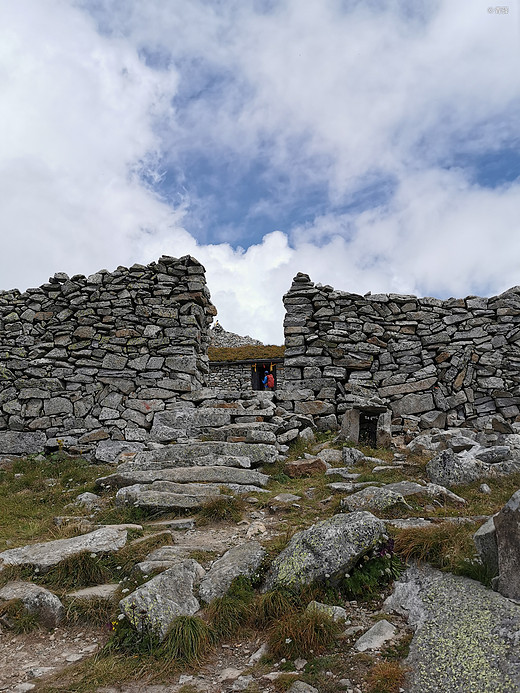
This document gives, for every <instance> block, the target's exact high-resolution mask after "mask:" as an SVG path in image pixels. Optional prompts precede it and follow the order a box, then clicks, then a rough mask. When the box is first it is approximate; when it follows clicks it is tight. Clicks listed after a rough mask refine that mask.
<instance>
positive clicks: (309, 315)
mask: <svg viewBox="0 0 520 693" xmlns="http://www.w3.org/2000/svg"><path fill="white" fill-rule="evenodd" d="M284 305H285V308H286V316H285V321H284V330H285V392H284V393H279V398H281V399H285V402H284V403H283V406H285V407H286V408H287V409H291V410H293V411H301V412H302V413H306V414H308V413H309V408H312V409H313V412H312V413H313V414H314V415H315V416H329V417H330V419H331V420H332V418H333V416H334V415H336V416H337V415H338V414H342V413H343V412H344V411H345V410H346V409H348V408H349V406H350V405H349V404H348V400H349V398H352V393H354V395H355V394H356V392H358V391H359V392H361V393H364V394H365V395H366V394H367V393H368V394H369V395H373V396H376V397H378V398H381V399H382V400H384V401H385V402H388V403H389V406H390V407H391V410H392V413H393V417H394V423H396V424H399V422H401V423H404V424H406V423H407V417H408V419H410V421H412V422H413V421H416V422H418V423H419V424H420V425H421V427H428V426H431V425H435V426H438V427H441V428H442V427H444V426H446V425H452V426H453V425H455V426H457V425H463V424H465V423H467V424H468V425H471V426H473V427H476V428H484V427H485V426H486V425H489V421H490V418H493V417H495V419H497V420H498V421H504V420H505V421H506V422H512V421H514V420H515V419H517V417H518V416H519V414H520V408H519V407H520V287H514V288H512V289H509V290H508V291H506V292H505V293H503V294H501V295H500V296H494V297H492V298H480V297H476V296H468V297H466V298H461V299H455V298H450V299H448V300H446V301H442V300H439V299H436V298H417V297H416V296H411V295H401V294H378V295H366V296H359V295H357V294H352V293H346V292H342V291H336V290H334V289H333V288H332V287H331V286H321V285H320V284H314V283H313V282H312V281H311V280H310V278H309V276H308V275H306V274H301V273H300V274H298V275H297V276H296V277H295V279H294V281H293V284H292V286H291V289H290V290H289V292H288V293H287V294H286V295H285V296H284ZM319 402H321V404H319ZM408 423H409V422H408Z"/></svg>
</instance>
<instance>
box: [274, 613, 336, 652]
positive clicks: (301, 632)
mask: <svg viewBox="0 0 520 693" xmlns="http://www.w3.org/2000/svg"><path fill="white" fill-rule="evenodd" d="M341 630H342V627H341V625H340V624H339V623H336V622H335V621H333V620H332V618H330V617H329V616H328V615H327V614H324V613H321V612H319V611H311V612H304V613H289V615H288V616H287V617H286V618H284V619H283V620H282V621H278V622H277V623H275V624H274V625H273V628H272V630H271V632H270V634H269V649H270V652H271V654H272V655H273V656H274V657H285V658H287V659H295V658H297V657H308V656H309V655H310V654H312V653H314V654H319V653H320V652H323V651H324V650H325V649H326V648H327V647H329V646H330V645H331V644H332V643H333V642H334V639H335V638H336V636H337V635H339V633H340V632H341Z"/></svg>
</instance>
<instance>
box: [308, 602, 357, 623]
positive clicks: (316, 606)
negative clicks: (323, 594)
mask: <svg viewBox="0 0 520 693" xmlns="http://www.w3.org/2000/svg"><path fill="white" fill-rule="evenodd" d="M306 611H309V612H312V611H314V612H318V613H320V614H325V615H327V616H329V617H330V618H331V619H332V620H333V621H346V620H347V612H346V611H345V609H344V608H343V607H342V606H332V605H331V604H321V603H320V602H316V601H312V602H309V604H308V606H307V609H306Z"/></svg>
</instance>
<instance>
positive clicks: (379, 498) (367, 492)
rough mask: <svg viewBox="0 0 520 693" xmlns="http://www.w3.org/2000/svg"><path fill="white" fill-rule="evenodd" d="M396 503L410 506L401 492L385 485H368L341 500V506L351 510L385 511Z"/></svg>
mask: <svg viewBox="0 0 520 693" xmlns="http://www.w3.org/2000/svg"><path fill="white" fill-rule="evenodd" d="M395 505H402V506H405V507H410V506H409V505H408V503H407V502H406V501H405V499H404V497H403V495H402V494H401V493H399V492H398V491H393V490H392V489H388V488H385V487H384V486H383V487H382V488H379V487H378V486H368V487H367V488H364V489H362V490H361V491H357V492H356V493H353V494H352V495H351V496H347V497H346V498H343V499H342V500H341V507H342V508H347V510H350V511H353V510H373V511H374V512H375V511H378V510H379V511H383V510H387V509H388V508H392V507H393V506H395Z"/></svg>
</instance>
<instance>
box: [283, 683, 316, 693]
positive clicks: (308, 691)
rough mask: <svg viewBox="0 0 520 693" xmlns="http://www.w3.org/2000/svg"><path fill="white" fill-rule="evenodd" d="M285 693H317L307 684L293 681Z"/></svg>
mask: <svg viewBox="0 0 520 693" xmlns="http://www.w3.org/2000/svg"><path fill="white" fill-rule="evenodd" d="M287 693H319V691H318V689H317V688H314V686H311V685H310V684H309V683H304V682H303V681H295V682H294V683H293V684H292V685H291V687H290V688H288V689H287Z"/></svg>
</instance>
